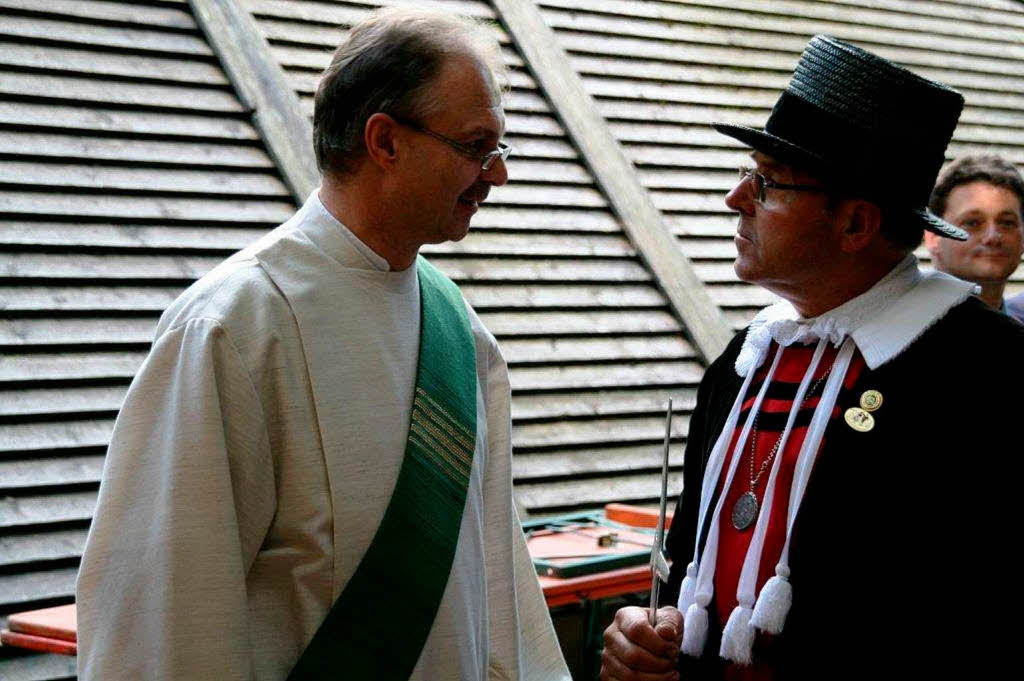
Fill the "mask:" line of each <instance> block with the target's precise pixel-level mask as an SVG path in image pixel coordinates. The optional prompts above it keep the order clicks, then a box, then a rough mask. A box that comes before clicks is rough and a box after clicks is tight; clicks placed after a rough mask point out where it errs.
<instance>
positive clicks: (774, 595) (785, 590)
mask: <svg viewBox="0 0 1024 681" xmlns="http://www.w3.org/2000/svg"><path fill="white" fill-rule="evenodd" d="M792 605H793V585H792V584H790V583H789V568H787V567H786V566H785V565H779V566H777V567H776V568H775V576H774V577H772V578H771V579H769V580H768V582H767V583H766V584H765V585H764V587H763V588H762V589H761V593H760V594H759V595H758V597H757V604H756V605H754V616H753V617H752V618H751V620H750V623H751V624H753V625H754V626H755V627H757V628H758V629H760V630H761V631H764V632H767V633H769V634H781V633H782V628H783V627H784V626H786V616H787V615H789V609H790V607H792Z"/></svg>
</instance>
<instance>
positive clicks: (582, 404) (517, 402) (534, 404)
mask: <svg viewBox="0 0 1024 681" xmlns="http://www.w3.org/2000/svg"><path fill="white" fill-rule="evenodd" d="M507 345H508V343H507V342H506V343H503V344H502V347H503V348H504V347H506V346H507ZM669 397H671V398H672V405H673V410H674V411H676V412H680V413H681V412H683V411H691V410H693V408H694V406H695V404H696V402H697V391H696V389H695V388H692V387H691V388H679V387H675V386H664V387H660V386H659V387H652V388H637V389H632V390H630V389H625V390H594V391H586V392H574V393H548V394H522V393H519V394H516V395H513V397H512V418H513V421H515V422H516V423H517V424H518V423H522V422H527V421H530V420H533V419H545V420H557V419H564V418H578V417H585V416H628V415H635V414H657V413H661V412H662V411H663V410H664V409H665V404H666V402H667V401H668V398H669ZM514 464H515V462H514V460H513V465H514Z"/></svg>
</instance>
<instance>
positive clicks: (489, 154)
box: [391, 116, 512, 170]
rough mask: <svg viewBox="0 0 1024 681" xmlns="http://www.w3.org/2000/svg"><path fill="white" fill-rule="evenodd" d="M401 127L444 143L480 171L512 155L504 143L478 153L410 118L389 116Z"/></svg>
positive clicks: (510, 148)
mask: <svg viewBox="0 0 1024 681" xmlns="http://www.w3.org/2000/svg"><path fill="white" fill-rule="evenodd" d="M391 117H392V118H394V119H395V120H396V121H398V122H399V123H401V124H402V125H405V126H408V127H410V128H412V129H413V130H415V131H416V132H422V133H423V134H424V135H430V136H431V137H433V138H434V139H436V140H437V141H439V142H444V143H445V144H447V145H448V146H449V147H451V148H452V149H454V150H455V151H457V152H459V153H460V154H462V155H463V156H465V157H466V158H471V159H473V160H474V161H479V162H480V170H490V169H491V167H492V166H494V162H495V161H497V160H498V159H499V158H500V159H501V160H502V161H507V160H508V156H509V154H511V153H512V147H510V146H509V145H507V144H505V143H504V142H498V148H497V149H494V150H492V151H483V152H482V151H480V150H479V149H477V148H475V147H472V146H470V145H468V144H463V143H462V142H456V141H455V140H453V139H451V138H449V137H445V136H444V135H442V134H441V133H439V132H434V131H433V130H430V129H429V128H425V127H423V126H422V125H420V124H419V123H417V122H416V121H414V120H412V119H411V118H403V117H401V116H391Z"/></svg>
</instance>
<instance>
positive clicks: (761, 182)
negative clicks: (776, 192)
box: [740, 166, 829, 205]
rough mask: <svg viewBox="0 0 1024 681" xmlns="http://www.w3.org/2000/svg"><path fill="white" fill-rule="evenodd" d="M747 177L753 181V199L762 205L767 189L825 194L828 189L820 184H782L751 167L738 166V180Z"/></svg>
mask: <svg viewBox="0 0 1024 681" xmlns="http://www.w3.org/2000/svg"><path fill="white" fill-rule="evenodd" d="M747 178H750V179H752V180H753V181H754V201H756V202H757V203H758V204H759V205H764V202H765V200H766V199H767V198H768V197H767V191H768V190H769V189H789V190H792V191H795V192H819V193H822V194H827V193H828V191H829V190H828V188H827V187H823V186H822V185H820V184H783V183H781V182H776V181H775V180H770V179H768V178H767V177H765V176H764V175H762V174H761V173H759V172H757V171H756V170H754V169H753V168H746V167H744V166H740V182H743V181H744V180H746V179H747Z"/></svg>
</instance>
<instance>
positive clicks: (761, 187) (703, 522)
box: [602, 36, 1024, 681]
mask: <svg viewBox="0 0 1024 681" xmlns="http://www.w3.org/2000/svg"><path fill="white" fill-rule="evenodd" d="M962 105H963V99H962V97H961V96H960V95H959V94H958V93H956V92H954V91H952V90H950V89H948V88H946V87H944V86H942V85H940V84H938V83H935V82H932V81H928V80H925V79H923V78H920V77H918V76H916V75H914V74H912V73H910V72H909V71H907V70H905V69H903V68H901V67H899V66H897V65H895V64H893V63H891V62H888V61H886V60H883V59H881V58H879V57H877V56H875V55H873V54H870V53H868V52H865V51H864V50H861V49H859V48H856V47H854V46H852V45H849V44H847V43H844V42H842V41H839V40H836V39H834V38H831V37H828V36H817V37H815V38H814V39H813V40H812V41H811V42H810V43H809V44H808V46H807V48H806V49H805V51H804V54H803V55H802V57H801V59H800V62H799V63H798V65H797V67H796V70H795V73H794V75H793V78H792V80H791V82H790V85H789V87H788V88H787V90H786V91H785V92H783V93H782V95H781V97H780V98H779V100H778V102H777V103H776V105H775V108H774V109H773V111H772V114H771V116H770V118H769V119H768V121H767V124H766V126H765V129H764V130H763V131H762V130H755V129H752V128H748V127H745V126H735V125H716V126H715V127H716V129H718V130H719V131H720V132H723V133H724V134H727V135H730V136H732V137H735V138H736V139H738V140H740V141H741V142H743V143H744V144H746V145H748V146H750V147H752V148H753V149H754V152H753V153H752V154H751V157H752V159H753V163H754V166H755V167H753V168H749V169H747V168H744V169H742V170H741V172H740V178H741V179H740V182H739V184H738V185H737V186H736V187H735V188H734V189H733V190H732V191H731V192H730V193H729V195H728V196H727V197H726V203H727V204H728V205H729V207H730V208H732V209H733V210H735V211H737V212H738V213H739V223H738V226H737V234H736V239H735V240H736V246H737V251H738V254H737V258H736V263H735V269H736V273H737V275H738V276H739V277H740V278H741V279H743V280H745V281H750V282H756V283H758V284H760V285H762V286H764V287H766V288H768V289H770V290H771V291H774V292H775V293H777V294H779V295H780V296H781V297H782V298H783V299H784V300H783V301H781V302H779V303H777V304H775V305H772V306H770V307H768V308H766V309H765V310H762V311H761V312H760V313H758V315H757V316H756V317H755V318H754V320H753V322H752V323H751V324H750V326H749V327H748V328H747V329H746V330H745V332H744V333H741V334H739V335H738V336H737V337H736V338H735V339H734V340H733V342H732V343H731V344H730V346H729V347H728V348H727V349H726V351H725V352H724V353H723V355H722V356H721V357H719V358H718V359H717V360H716V361H715V362H714V363H713V364H712V365H711V366H710V367H709V368H708V371H707V373H706V374H705V376H704V379H703V381H702V382H701V386H700V389H699V391H698V396H697V407H696V410H695V411H694V414H693V417H692V419H691V421H690V429H689V433H688V436H687V448H686V458H685V462H684V483H683V492H682V495H681V497H680V499H679V504H678V507H677V509H676V515H675V519H674V520H673V524H672V528H671V532H670V535H669V538H668V547H669V552H670V555H671V558H672V561H673V564H672V576H671V579H670V583H669V588H668V589H665V590H663V591H662V594H663V601H664V602H665V603H667V604H671V605H667V606H666V607H662V608H660V609H659V611H658V618H657V626H656V627H654V628H652V627H651V626H650V625H649V624H647V613H646V612H645V611H644V610H643V609H640V608H624V609H623V610H620V611H619V612H618V613H617V615H616V618H615V621H614V622H613V623H612V625H611V626H610V627H609V628H608V629H607V631H606V632H605V651H604V657H603V668H602V678H604V679H619V680H621V681H629V680H632V679H643V680H644V681H654V680H655V679H674V678H679V677H680V676H681V677H682V678H687V679H734V678H735V679H741V678H742V679H775V680H779V679H805V678H822V679H837V678H911V677H913V678H927V677H931V676H940V675H943V676H948V675H950V674H951V673H952V674H957V673H965V672H967V671H968V670H969V671H971V672H973V674H971V675H974V676H988V675H994V674H993V672H992V670H993V669H998V668H1001V665H1002V661H1001V659H999V656H998V655H996V656H993V655H992V652H994V651H999V650H1009V649H1010V645H1011V644H1010V643H1009V641H1010V640H1012V638H1013V637H1014V636H1015V635H1016V634H1015V633H1013V630H1012V628H1011V629H1007V630H1006V631H1000V630H996V631H994V630H993V628H992V627H990V626H987V623H989V622H993V621H997V620H998V619H999V615H998V609H999V608H1000V607H1001V606H1000V604H1001V603H1005V592H1004V588H1003V587H1004V585H1005V584H1006V582H1004V581H1003V579H1004V578H1007V577H1008V575H1007V574H1006V572H1005V571H1004V570H1005V569H1004V568H1003V567H1002V566H1003V565H1004V564H1005V563H1006V560H1005V557H1004V556H1002V555H1000V551H1001V549H1000V545H999V543H998V542H995V543H993V542H990V541H988V540H987V539H986V538H985V532H984V530H983V529H982V528H984V527H985V526H987V525H989V524H991V523H996V524H999V523H1000V522H1001V521H1000V520H998V519H999V518H1002V517H1008V516H1006V515H1004V514H1008V513H1010V512H1011V511H1012V506H1013V503H1014V502H1013V501H1012V499H1015V495H1014V493H1013V488H1012V486H1011V483H1009V482H1007V479H1006V477H1005V475H1006V474H1008V473H1009V471H1010V470H1012V471H1013V473H1012V474H1010V476H1011V477H1012V478H1014V479H1015V478H1016V475H1017V474H1018V472H1019V470H1020V465H1019V463H1018V461H1017V457H1012V456H1011V457H1009V459H1010V460H1009V461H1007V460H1006V459H1007V457H1002V456H999V454H998V453H997V452H999V451H1002V450H1003V449H1006V448H1007V447H1008V446H1015V445H1014V444H1013V443H1016V442H1017V441H1018V438H1017V434H1016V432H1015V428H1014V425H1013V424H1014V420H1013V419H1011V418H1010V414H1012V413H1014V412H1016V411H1017V407H1016V405H1017V404H1018V403H1017V402H1016V401H1014V400H1013V399H1005V398H1002V399H994V400H992V401H990V402H985V401H983V400H980V399H977V396H978V395H985V394H992V392H993V388H992V381H993V380H998V381H1000V383H1001V384H1002V385H1003V386H1004V387H1005V388H1011V387H1012V389H1013V390H1019V387H1020V386H1021V385H1024V369H1022V367H1021V365H1020V364H1019V363H1015V364H1012V366H1011V365H1008V364H1007V363H1006V360H1005V358H1006V357H1007V356H1013V354H1012V353H1014V352H1015V349H1019V348H1020V347H1021V343H1024V328H1022V327H1020V326H1019V325H1018V324H1016V323H1015V322H1013V321H1011V320H1009V319H1007V318H1006V317H1005V316H1003V315H1000V314H998V313H996V312H995V311H993V310H991V309H989V308H988V307H986V306H985V305H984V304H982V303H981V302H980V301H978V300H977V299H975V298H974V297H972V296H971V295H970V294H971V290H972V288H973V287H972V286H971V285H970V284H968V283H966V282H962V281H959V280H957V279H955V278H953V277H950V276H948V275H945V274H942V273H938V272H933V273H929V274H922V273H921V272H920V271H919V270H918V268H917V262H916V259H915V258H914V257H913V255H912V252H913V250H914V249H915V248H916V247H917V246H918V244H919V243H920V241H921V236H922V231H923V230H929V231H932V232H936V233H939V234H941V235H943V236H945V237H946V238H954V239H964V238H966V234H964V233H963V232H962V231H961V230H959V229H958V228H957V227H955V226H953V225H950V224H948V223H946V222H944V221H942V220H940V219H939V218H937V217H936V216H934V215H932V214H931V213H929V212H928V211H927V210H926V209H925V204H926V202H927V199H928V195H929V192H930V190H931V187H932V185H933V184H934V180H935V177H936V175H937V173H938V170H939V167H940V165H941V163H942V159H943V152H944V150H945V148H946V145H947V144H948V142H949V140H950V137H951V136H952V133H953V130H954V128H955V126H956V121H957V119H958V117H959V114H960V110H961V107H962ZM979 339H983V341H979ZM979 342H983V343H984V349H985V351H984V352H983V353H972V354H971V356H970V361H969V362H958V361H957V357H958V353H964V352H965V350H964V349H965V348H970V347H972V346H977V344H978V343H979ZM937 366H938V367H941V369H940V370H936V367H937ZM999 392H1000V393H1002V392H1003V391H999ZM968 396H970V397H968ZM979 423H984V424H985V427H984V428H977V427H976V424H979ZM997 462H998V463H997ZM672 606H676V607H672ZM680 647H681V649H682V652H681V653H680V654H679V655H678V660H677V659H675V657H676V653H677V651H678V650H679V649H680Z"/></svg>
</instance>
